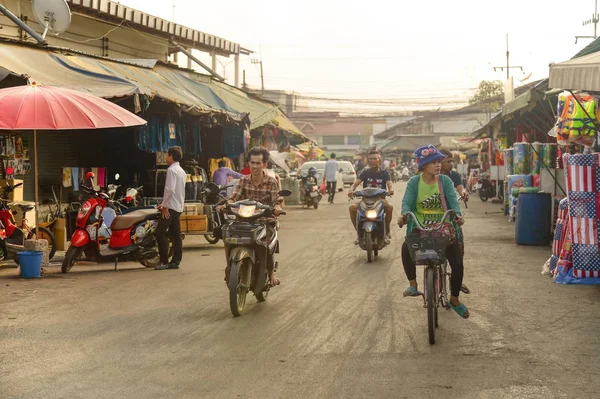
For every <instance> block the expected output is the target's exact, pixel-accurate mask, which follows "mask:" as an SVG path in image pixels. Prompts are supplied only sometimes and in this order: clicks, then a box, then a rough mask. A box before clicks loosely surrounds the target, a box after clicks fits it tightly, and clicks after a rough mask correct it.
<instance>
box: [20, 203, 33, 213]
mask: <svg viewBox="0 0 600 399" xmlns="http://www.w3.org/2000/svg"><path fill="white" fill-rule="evenodd" d="M17 206H18V207H19V209H20V210H21V212H23V213H27V212H29V211H32V210H33V209H34V208H35V207H34V206H33V205H23V204H19V205H17Z"/></svg>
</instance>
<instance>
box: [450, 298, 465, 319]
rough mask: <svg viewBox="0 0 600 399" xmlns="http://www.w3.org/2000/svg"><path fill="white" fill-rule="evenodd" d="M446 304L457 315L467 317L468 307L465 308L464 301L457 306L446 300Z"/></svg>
mask: <svg viewBox="0 0 600 399" xmlns="http://www.w3.org/2000/svg"><path fill="white" fill-rule="evenodd" d="M448 305H449V306H450V308H451V309H452V310H454V311H455V312H456V314H457V315H459V316H460V317H462V318H463V319H468V318H469V316H470V314H469V309H467V307H466V306H465V304H464V303H461V304H460V305H459V306H454V305H453V304H452V303H450V302H448Z"/></svg>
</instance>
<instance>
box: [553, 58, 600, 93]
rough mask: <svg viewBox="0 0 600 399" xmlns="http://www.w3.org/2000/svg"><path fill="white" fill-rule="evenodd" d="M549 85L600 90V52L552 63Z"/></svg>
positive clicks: (559, 87)
mask: <svg viewBox="0 0 600 399" xmlns="http://www.w3.org/2000/svg"><path fill="white" fill-rule="evenodd" d="M549 87H551V88H554V89H569V90H589V91H600V53H598V52H596V53H592V54H588V55H585V56H583V57H579V58H574V59H572V60H569V61H565V62H560V63H558V64H552V65H550V83H549Z"/></svg>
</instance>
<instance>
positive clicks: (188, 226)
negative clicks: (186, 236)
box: [179, 215, 208, 233]
mask: <svg viewBox="0 0 600 399" xmlns="http://www.w3.org/2000/svg"><path fill="white" fill-rule="evenodd" d="M179 223H180V227H181V231H182V232H184V233H204V232H206V231H208V217H207V216H206V215H196V216H183V215H182V216H181V219H180V221H179Z"/></svg>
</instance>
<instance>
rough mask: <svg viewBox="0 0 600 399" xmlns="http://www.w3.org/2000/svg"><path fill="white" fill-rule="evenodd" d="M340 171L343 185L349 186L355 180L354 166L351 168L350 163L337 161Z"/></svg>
mask: <svg viewBox="0 0 600 399" xmlns="http://www.w3.org/2000/svg"><path fill="white" fill-rule="evenodd" d="M338 164H339V166H340V169H341V170H342V175H343V179H344V185H345V186H350V185H352V183H354V180H356V172H355V171H354V166H352V163H351V162H348V161H338Z"/></svg>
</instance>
